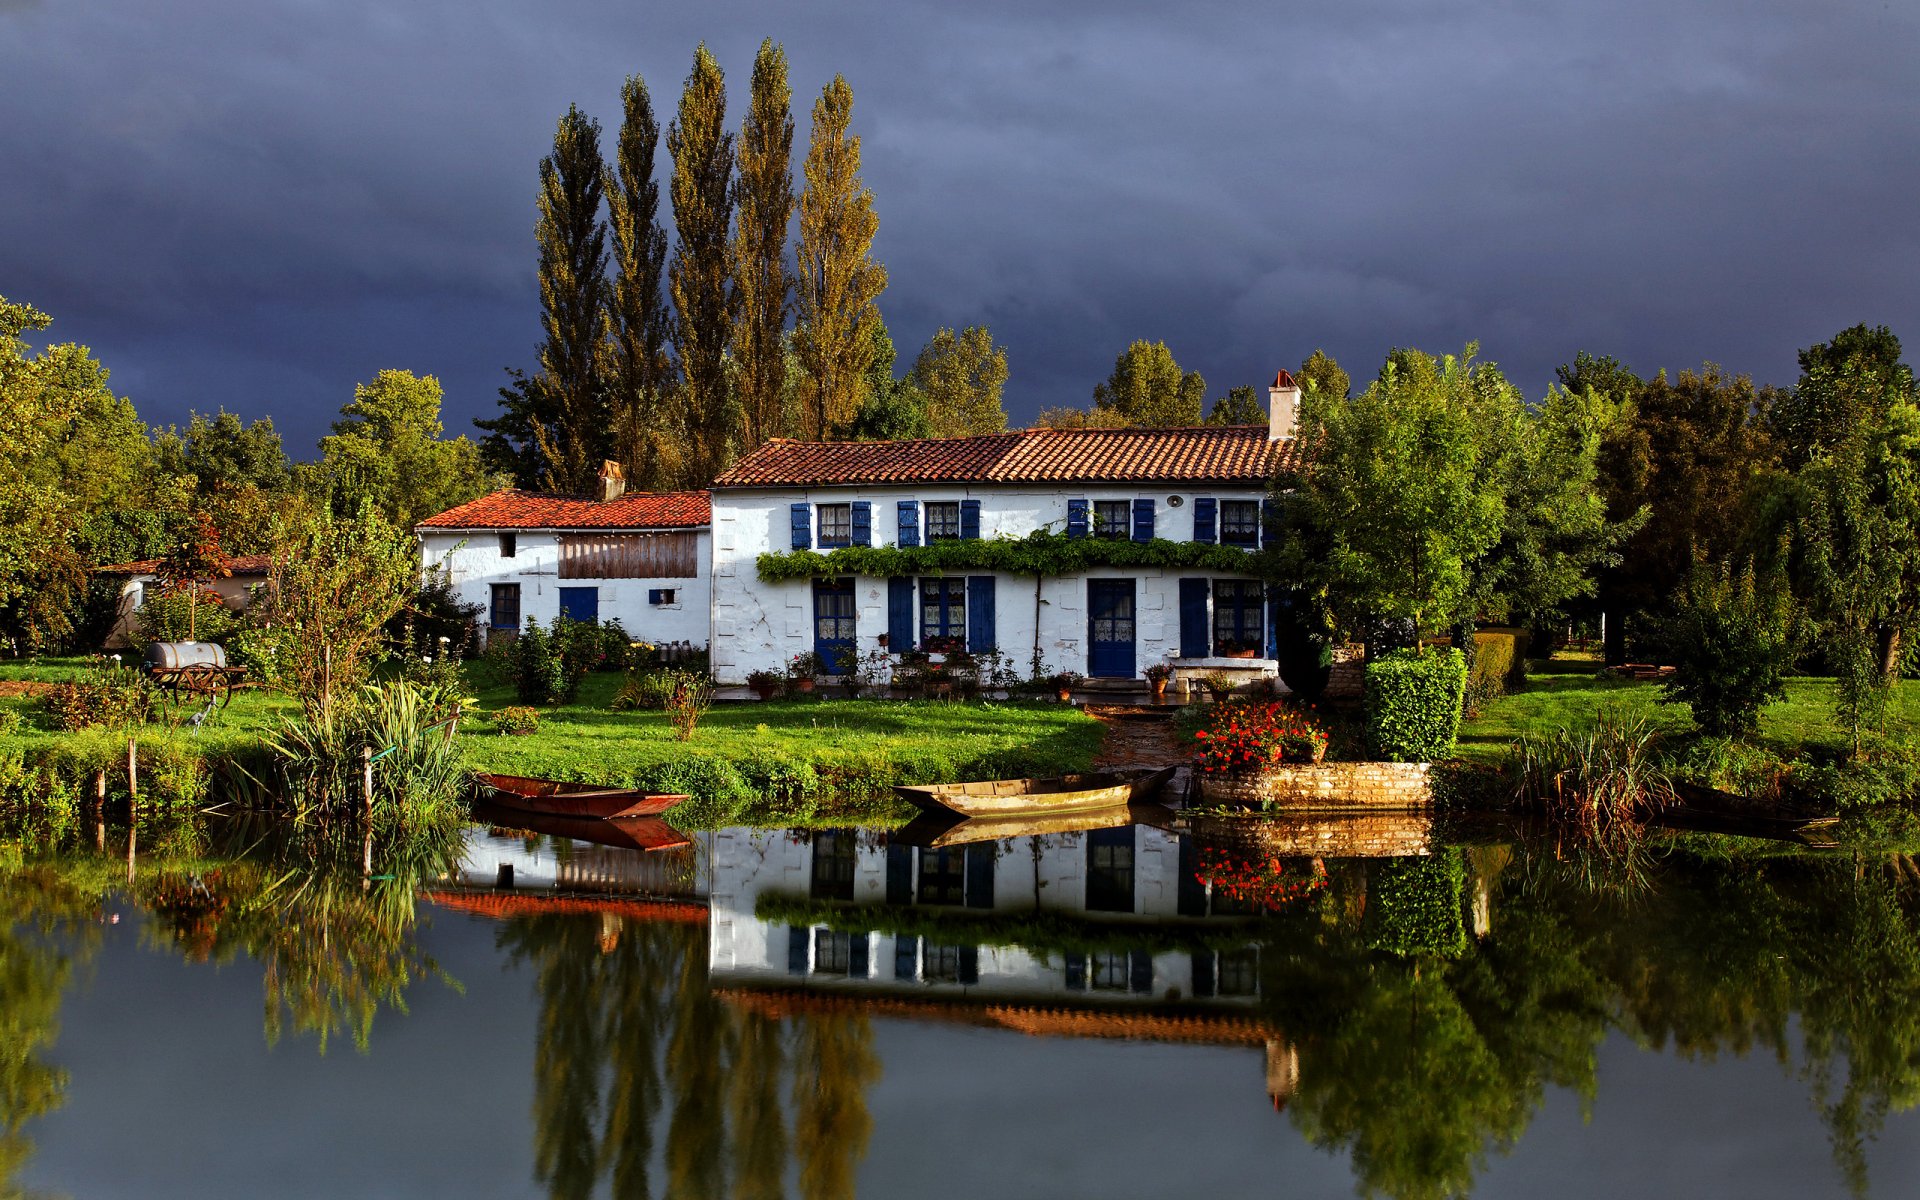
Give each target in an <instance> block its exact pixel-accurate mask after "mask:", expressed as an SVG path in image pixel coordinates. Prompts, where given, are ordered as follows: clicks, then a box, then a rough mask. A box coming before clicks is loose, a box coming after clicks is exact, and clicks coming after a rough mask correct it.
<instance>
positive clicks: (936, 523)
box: [920, 500, 960, 546]
mask: <svg viewBox="0 0 1920 1200" xmlns="http://www.w3.org/2000/svg"><path fill="white" fill-rule="evenodd" d="M949 513H951V514H952V517H953V519H952V521H951V522H949V521H948V520H947V519H946V517H947V514H949ZM920 529H921V534H920V537H921V540H922V541H923V542H925V543H926V544H927V545H929V546H931V545H932V544H933V543H935V542H957V541H959V540H960V502H959V501H958V500H927V501H923V502H922V503H921V505H920Z"/></svg>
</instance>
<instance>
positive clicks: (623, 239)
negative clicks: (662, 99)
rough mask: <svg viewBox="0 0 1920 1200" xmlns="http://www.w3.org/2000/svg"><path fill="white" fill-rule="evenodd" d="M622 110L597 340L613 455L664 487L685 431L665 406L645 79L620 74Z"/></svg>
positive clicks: (660, 236)
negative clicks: (607, 283)
mask: <svg viewBox="0 0 1920 1200" xmlns="http://www.w3.org/2000/svg"><path fill="white" fill-rule="evenodd" d="M620 99H621V103H622V107H623V110H624V115H623V116H622V117H621V121H620V144H619V147H618V149H617V150H616V151H615V154H614V162H613V166H612V169H610V170H609V171H608V172H607V179H606V192H607V211H608V213H609V214H610V216H611V218H612V219H611V221H610V222H609V226H610V228H611V230H612V232H613V265H614V276H613V281H612V285H611V287H610V289H609V293H608V298H607V308H606V319H605V325H606V338H605V341H604V342H603V343H602V350H603V358H604V362H603V365H602V368H601V372H602V374H603V375H604V377H605V378H606V386H607V400H608V408H609V410H610V412H609V414H608V415H609V417H610V418H611V422H610V424H611V426H612V433H613V456H614V457H615V458H617V459H619V460H620V463H621V465H622V466H623V467H625V468H626V472H627V480H628V482H630V483H631V484H633V485H634V486H636V487H643V488H658V487H663V486H671V485H672V484H673V483H675V482H677V481H678V479H679V477H680V475H681V474H682V468H683V463H682V461H681V460H682V458H683V454H684V450H683V448H684V446H685V444H686V429H685V425H684V422H683V421H680V420H677V418H678V417H679V416H680V415H681V414H679V413H677V412H675V411H673V410H672V408H671V406H670V404H669V396H668V393H669V390H670V384H671V382H672V370H673V364H672V362H671V360H670V359H669V358H668V357H667V349H666V343H667V321H668V313H667V301H666V295H665V293H664V291H663V290H662V289H663V278H662V272H663V271H664V269H665V267H666V261H667V231H666V230H665V229H664V228H662V227H661V225H660V185H659V184H658V183H656V182H655V181H654V178H653V166H654V156H655V154H656V153H657V152H658V151H659V148H660V122H659V120H658V118H656V117H655V116H654V114H653V101H652V100H651V99H650V98H649V97H648V95H647V85H646V81H645V80H643V79H641V78H640V77H639V76H638V75H632V76H629V77H628V78H627V82H626V84H625V86H623V87H622V88H621V89H620Z"/></svg>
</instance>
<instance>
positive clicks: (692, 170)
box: [667, 42, 739, 487]
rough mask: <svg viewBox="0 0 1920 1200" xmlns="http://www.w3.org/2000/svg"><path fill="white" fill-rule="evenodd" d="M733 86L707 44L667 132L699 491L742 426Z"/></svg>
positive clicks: (691, 476)
mask: <svg viewBox="0 0 1920 1200" xmlns="http://www.w3.org/2000/svg"><path fill="white" fill-rule="evenodd" d="M726 125H727V83H726V78H725V76H724V75H722V73H721V71H720V64H719V63H718V62H716V61H714V57H713V55H712V54H710V53H708V52H707V47H706V43H704V42H702V43H701V44H700V46H699V48H698V49H696V50H695V51H694V55H693V70H692V72H691V73H689V74H688V75H687V82H686V87H685V88H684V89H683V90H682V92H681V94H680V111H679V115H678V116H676V117H675V119H674V122H673V125H672V127H671V128H670V129H669V130H668V131H667V151H668V153H670V154H671V155H672V156H673V180H672V182H671V183H670V184H669V189H670V191H671V193H672V196H673V222H674V228H675V230H676V232H677V233H678V234H679V238H678V240H677V241H676V243H675V245H674V251H673V259H672V261H671V262H670V263H669V264H668V265H667V286H668V290H669V291H670V292H671V293H672V295H673V324H672V326H671V339H672V342H673V348H674V353H675V355H676V356H677V358H678V360H679V367H680V411H681V412H682V414H683V415H684V424H685V427H686V431H687V443H686V455H687V457H686V466H685V469H684V471H683V474H682V476H681V482H682V483H685V484H688V485H691V486H695V487H703V486H705V485H706V483H707V482H708V481H710V480H711V479H712V478H713V477H714V476H715V475H717V474H719V472H720V470H721V468H722V467H723V466H724V465H725V462H726V460H727V457H728V453H729V450H728V447H729V445H730V444H731V442H732V439H733V437H734V435H735V432H736V430H737V429H738V428H739V422H738V421H737V420H736V413H735V400H734V397H733V393H732V390H731V389H730V388H729V387H728V382H727V350H728V343H729V340H730V339H731V336H732V330H733V319H734V312H735V309H736V307H737V305H738V300H737V297H736V293H735V290H734V286H733V269H732V263H731V261H730V260H729V257H728V230H729V226H730V225H731V223H732V219H733V197H734V190H733V183H732V181H733V135H732V134H730V133H728V132H727V129H726Z"/></svg>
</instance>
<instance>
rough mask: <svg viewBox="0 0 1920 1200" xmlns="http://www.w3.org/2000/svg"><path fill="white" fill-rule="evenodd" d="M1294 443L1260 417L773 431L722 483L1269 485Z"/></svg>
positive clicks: (717, 482)
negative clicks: (988, 428) (1159, 423)
mask: <svg viewBox="0 0 1920 1200" xmlns="http://www.w3.org/2000/svg"><path fill="white" fill-rule="evenodd" d="M1293 452H1294V444H1293V443H1292V442H1291V441H1288V442H1278V443H1276V442H1270V441H1268V440H1267V429H1266V426H1264V425H1196V426H1188V427H1185V428H1178V429H1023V430H1018V431H1016V432H1013V433H996V434H989V435H986V436H984V437H968V438H920V439H916V440H910V441H898V442H793V441H787V440H784V439H775V440H774V441H771V442H768V443H767V444H766V445H764V446H762V447H760V448H759V449H758V450H755V451H754V452H753V453H752V454H749V455H747V456H746V457H745V458H743V459H741V460H740V461H739V462H737V463H735V464H733V467H732V469H730V470H729V471H727V473H726V474H724V475H722V476H721V477H720V478H719V479H717V480H715V481H714V485H713V486H715V487H716V488H735V487H799V486H812V485H824V484H845V483H1072V482H1086V483H1105V482H1111V483H1152V482H1167V483H1247V484H1262V483H1265V482H1266V481H1267V480H1268V479H1269V478H1270V477H1271V476H1272V475H1273V473H1274V472H1275V471H1277V470H1278V469H1280V468H1281V467H1282V466H1286V465H1290V464H1291V460H1292V457H1293Z"/></svg>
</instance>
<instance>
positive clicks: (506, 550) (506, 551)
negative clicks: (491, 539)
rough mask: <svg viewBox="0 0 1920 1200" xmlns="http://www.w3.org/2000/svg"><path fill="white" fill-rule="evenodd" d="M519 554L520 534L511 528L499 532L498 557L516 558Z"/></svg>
mask: <svg viewBox="0 0 1920 1200" xmlns="http://www.w3.org/2000/svg"><path fill="white" fill-rule="evenodd" d="M519 555H520V535H519V534H517V533H514V532H512V531H511V530H502V531H501V532H500V557H501V558H517V557H519Z"/></svg>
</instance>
